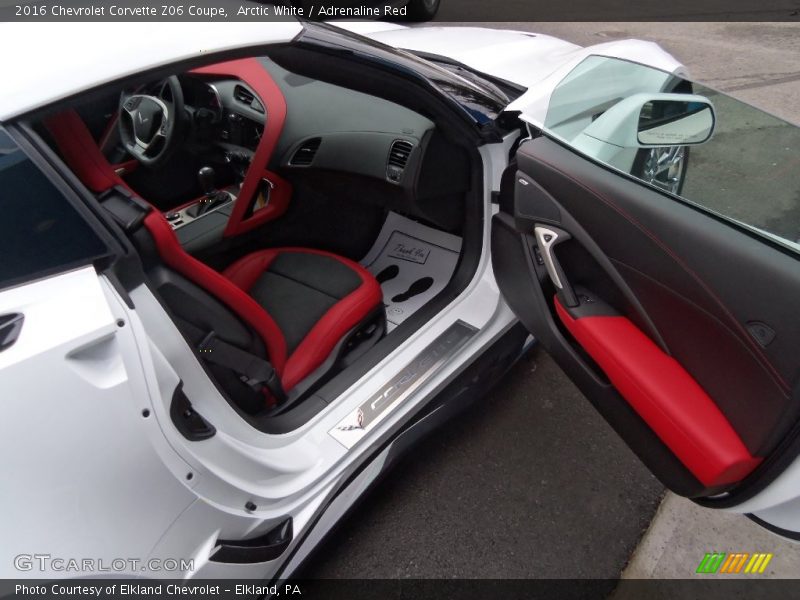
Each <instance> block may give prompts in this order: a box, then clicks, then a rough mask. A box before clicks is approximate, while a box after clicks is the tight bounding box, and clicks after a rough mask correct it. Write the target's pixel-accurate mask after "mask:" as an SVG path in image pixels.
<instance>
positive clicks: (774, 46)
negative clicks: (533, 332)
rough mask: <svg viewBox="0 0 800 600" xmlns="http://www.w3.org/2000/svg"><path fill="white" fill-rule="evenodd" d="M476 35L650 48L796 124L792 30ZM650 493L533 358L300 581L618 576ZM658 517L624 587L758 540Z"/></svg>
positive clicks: (694, 520)
mask: <svg viewBox="0 0 800 600" xmlns="http://www.w3.org/2000/svg"><path fill="white" fill-rule="evenodd" d="M484 4H485V3H484ZM443 6H446V4H445V5H443ZM476 6H477V4H476ZM688 6H689V5H688V4H687V7H688ZM476 10H477V9H476ZM467 25H476V24H475V23H471V24H467ZM483 25H485V26H489V27H506V28H511V29H521V30H527V31H536V32H540V33H547V34H551V35H555V36H557V37H561V38H564V39H567V40H569V41H572V42H575V43H578V44H581V45H588V44H594V43H599V42H602V41H608V40H611V39H623V38H629V37H635V38H640V39H647V40H652V41H656V42H658V43H660V44H661V45H662V46H663V47H664V48H666V49H667V50H668V51H670V52H671V53H672V54H673V55H674V56H676V57H677V58H678V59H679V60H681V61H682V62H684V63H685V64H686V65H687V66H688V67H689V69H690V72H691V73H692V74H693V76H694V77H695V78H696V79H699V80H701V81H705V82H708V83H709V84H710V85H712V86H713V87H715V88H717V89H720V90H722V91H725V92H728V93H731V94H733V95H734V96H736V97H737V98H740V99H742V100H745V101H747V102H750V103H752V104H754V105H756V106H760V107H762V108H765V109H767V110H769V111H771V112H773V113H775V114H777V115H779V116H780V117H782V118H784V119H787V120H789V121H792V122H794V123H800V106H799V105H798V102H797V99H798V98H800V25H798V24H787V23H484V24H483ZM747 139H749V140H750V141H751V146H752V147H753V148H755V147H756V146H757V145H758V144H753V142H754V141H756V140H757V139H761V140H762V142H763V141H765V140H768V139H769V138H752V137H750V138H747ZM741 147H742V148H744V149H745V150H746V149H747V145H746V144H742V146H741ZM798 198H800V196H798ZM797 231H800V216H798V227H797ZM663 493H664V490H663V489H662V487H661V486H660V484H659V483H658V482H657V481H656V480H655V479H654V478H653V477H652V476H651V475H650V474H649V472H647V470H646V469H645V468H644V467H643V466H642V465H641V463H640V462H639V461H638V459H637V458H636V457H635V456H634V455H633V454H632V453H631V452H630V450H629V449H628V448H627V447H626V446H625V445H624V444H622V443H621V442H620V441H619V439H618V437H617V436H616V435H615V434H614V433H613V431H611V429H610V428H609V426H608V425H607V424H606V423H605V421H603V420H602V419H601V418H600V417H599V416H598V415H597V413H596V412H595V411H594V409H592V408H591V406H590V405H589V403H588V402H587V401H586V400H585V399H584V398H583V397H582V396H581V394H580V393H579V392H578V391H577V390H576V389H575V388H574V386H573V385H572V384H571V383H570V381H569V380H568V379H567V378H566V377H565V376H564V374H563V373H562V372H561V371H560V370H559V369H558V367H557V366H556V365H555V364H554V363H553V362H552V361H551V359H550V358H549V357H548V356H547V355H546V354H545V353H543V352H542V351H540V350H535V351H534V352H533V353H532V354H531V355H530V356H528V357H527V358H525V359H523V360H522V361H521V362H520V363H519V364H518V365H517V366H516V367H515V368H514V369H513V370H512V371H511V372H510V373H509V374H508V375H507V376H506V378H505V379H504V381H503V382H501V384H500V385H499V386H498V387H497V388H496V389H495V390H494V391H493V392H492V393H490V394H489V395H488V396H487V397H486V399H485V400H483V401H482V402H481V403H479V404H478V405H476V406H475V407H473V408H472V409H471V410H469V411H468V412H467V413H465V414H464V415H462V416H461V417H459V418H458V419H456V420H455V421H453V422H452V423H450V424H449V425H447V426H446V427H445V428H443V429H442V430H440V431H439V432H438V433H437V434H435V435H434V437H432V438H430V439H428V440H427V441H426V442H425V443H423V444H422V445H421V446H420V447H418V448H417V449H416V450H415V451H414V452H413V454H411V455H409V456H408V457H407V459H406V460H405V462H404V463H402V464H401V465H400V466H398V467H397V468H396V469H395V470H394V471H393V472H392V473H391V474H390V475H389V477H388V479H387V480H386V481H385V482H384V483H383V484H381V485H380V486H379V487H378V488H376V489H375V490H374V491H373V492H372V493H371V494H370V495H369V496H368V497H367V498H366V499H365V500H364V502H363V503H362V504H361V505H360V506H359V507H358V508H357V509H356V510H355V511H354V512H353V513H352V514H351V516H350V517H349V518H348V519H347V520H346V521H344V522H343V524H342V525H341V526H340V527H339V529H338V530H337V531H336V532H335V533H334V534H333V535H332V536H331V537H330V538H329V539H328V541H327V543H326V544H324V545H323V546H322V547H321V548H320V550H319V551H318V552H317V554H316V555H315V556H314V558H313V559H312V560H311V561H310V562H309V563H308V565H307V566H306V568H305V571H304V573H303V574H302V576H305V577H312V578H383V577H386V578H393V577H419V578H439V577H441V578H452V577H480V578H517V577H518V578H528V577H534V578H545V577H547V578H559V577H565V578H578V577H591V578H607V577H608V578H613V577H617V576H618V575H619V574H620V572H621V571H622V570H623V568H624V567H625V566H626V565H627V564H628V562H629V560H630V558H631V554H632V553H633V552H634V549H636V548H637V544H638V543H639V541H640V538H641V537H642V534H643V532H644V530H645V529H646V528H647V527H648V525H650V522H651V520H652V519H653V516H654V513H655V512H656V509H657V508H658V506H659V503H660V502H661V498H662V496H663ZM658 514H659V517H658V518H657V519H656V520H655V521H654V523H653V526H652V527H651V528H650V530H649V531H648V534H647V536H646V538H645V542H644V543H643V544H642V546H641V547H640V550H639V551H638V552H637V553H636V554H635V555H634V561H633V562H632V563H631V565H632V567H631V568H629V571H628V573H633V574H632V575H631V576H634V577H676V576H677V577H687V576H690V574H691V571H690V570H689V569H692V568H693V567H692V565H693V564H695V562H696V559H695V555H696V554H697V553H698V552H699V553H700V554H699V556H702V552H703V551H705V550H704V549H703V548H704V546H703V544H708V543H711V542H712V541H713V542H715V543H716V544H717V546H715V547H717V548H718V549H719V548H725V547H727V546H726V544H728V545H729V544H730V543H733V544H734V545H735V544H736V543H738V541H736V540H748V539H749V540H757V539H759V538H758V535H766V534H765V533H763V531H762V530H760V529H758V528H756V530H755V531H754V530H752V529H748V527H755V526H754V525H752V524H751V523H749V522H747V521H746V520H745V519H744V518H743V517H739V516H733V515H721V514H719V513H711V512H710V511H701V510H699V509H695V508H694V505H692V504H691V503H690V502H688V501H686V500H683V499H680V498H676V497H674V496H668V502H667V503H665V505H664V507H662V509H661V510H660V511H659V513H658ZM737 536H738V537H737ZM765 539H766V540H767V541H765V542H764V543H766V544H769V543H773V542H772V541H770V540H773V539H774V538H772V537H770V536H767V537H766V538H765ZM670 548H679V549H680V550H681V552H671V551H670ZM791 551H792V550H791V549H788V548H787V549H785V550H783V549H782V550H781V551H780V553H781V556H783V554H785V555H786V558H787V559H788V558H789V557H790V556H792V557H793V558H792V560H791V561H789V562H788V563H787V565H789V566H788V567H787V569H789V570H788V571H786V570H785V569H784V570H783V571H784V573H783V574H784V576H791V573H793V571H794V567H793V566H792V565H796V559H795V558H794V557H796V556H798V555H794V554H791V555H790V552H791ZM676 556H678V557H681V558H680V560H682V561H683V562H685V563H686V564H683V563H680V564H678V563H676V562H675V560H676V559H675V558H674V557H676ZM692 561H695V562H692ZM779 571H780V569H779ZM777 575H778V576H780V575H781V573H777Z"/></svg>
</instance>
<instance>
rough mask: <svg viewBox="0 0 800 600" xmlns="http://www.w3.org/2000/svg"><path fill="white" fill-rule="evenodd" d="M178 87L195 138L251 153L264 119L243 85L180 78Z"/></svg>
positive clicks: (232, 81)
mask: <svg viewBox="0 0 800 600" xmlns="http://www.w3.org/2000/svg"><path fill="white" fill-rule="evenodd" d="M181 88H182V89H183V94H184V103H185V105H186V110H187V112H188V113H189V115H190V118H191V120H192V133H193V135H194V136H195V137H197V138H199V140H200V141H211V142H220V143H222V144H228V145H230V146H238V147H240V148H243V149H246V150H249V151H250V152H255V150H256V148H257V147H258V143H259V141H260V140H261V136H262V135H263V133H264V123H265V120H266V119H267V118H268V116H267V111H266V108H265V106H264V103H263V102H262V100H261V99H260V98H259V97H258V96H257V95H256V94H255V92H254V91H253V90H252V89H251V88H250V87H249V86H248V85H247V84H245V83H244V82H242V81H239V80H237V79H219V78H209V77H204V76H195V75H186V76H183V77H181Z"/></svg>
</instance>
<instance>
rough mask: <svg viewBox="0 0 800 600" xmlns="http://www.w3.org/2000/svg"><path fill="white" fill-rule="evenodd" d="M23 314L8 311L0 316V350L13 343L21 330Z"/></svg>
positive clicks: (23, 319)
mask: <svg viewBox="0 0 800 600" xmlns="http://www.w3.org/2000/svg"><path fill="white" fill-rule="evenodd" d="M23 321H25V315H23V314H22V313H9V314H7V315H3V316H2V317H0V352H2V351H3V350H5V349H6V348H10V347H11V346H13V345H14V343H15V342H16V341H17V338H18V337H19V334H20V332H21V331H22V323H23Z"/></svg>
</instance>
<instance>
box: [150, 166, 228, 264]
mask: <svg viewBox="0 0 800 600" xmlns="http://www.w3.org/2000/svg"><path fill="white" fill-rule="evenodd" d="M198 179H199V181H200V187H201V188H202V189H203V192H204V195H203V197H202V198H199V199H198V200H196V201H194V202H192V203H190V204H188V205H185V206H182V207H181V208H179V209H177V210H173V211H169V212H167V213H165V215H164V216H165V217H166V219H167V221H168V222H169V224H170V226H171V227H172V229H173V231H175V235H176V236H177V237H178V241H179V242H180V243H181V246H183V247H184V248H185V249H186V251H187V252H194V251H197V250H201V249H203V248H205V247H207V246H210V245H212V244H215V243H217V242H219V241H220V240H221V239H222V236H223V233H224V231H225V227H226V226H227V224H228V219H229V218H230V216H231V212H232V211H233V206H234V203H235V200H236V194H237V193H238V191H239V187H238V186H230V187H227V188H225V189H221V190H218V189H217V188H216V186H215V184H214V179H215V175H214V170H213V169H212V168H211V167H203V168H202V169H200V172H199V173H198Z"/></svg>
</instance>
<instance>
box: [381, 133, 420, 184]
mask: <svg viewBox="0 0 800 600" xmlns="http://www.w3.org/2000/svg"><path fill="white" fill-rule="evenodd" d="M413 149H414V145H413V144H412V143H411V142H407V141H405V140H395V141H393V142H392V147H391V148H390V149H389V160H388V162H387V165H386V177H387V179H388V180H389V181H392V182H394V183H400V179H401V178H402V176H403V170H404V169H405V168H406V165H407V164H408V157H409V156H411V151H412V150H413Z"/></svg>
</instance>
